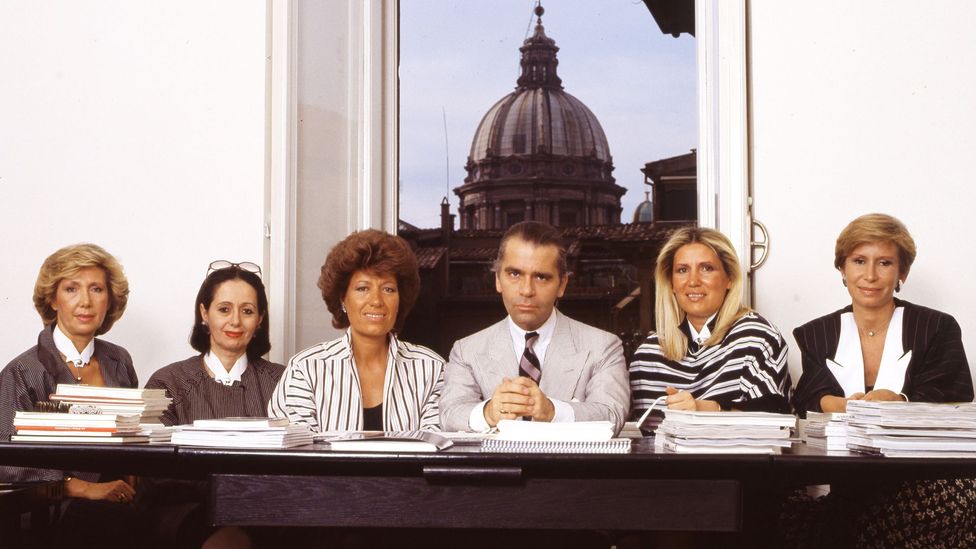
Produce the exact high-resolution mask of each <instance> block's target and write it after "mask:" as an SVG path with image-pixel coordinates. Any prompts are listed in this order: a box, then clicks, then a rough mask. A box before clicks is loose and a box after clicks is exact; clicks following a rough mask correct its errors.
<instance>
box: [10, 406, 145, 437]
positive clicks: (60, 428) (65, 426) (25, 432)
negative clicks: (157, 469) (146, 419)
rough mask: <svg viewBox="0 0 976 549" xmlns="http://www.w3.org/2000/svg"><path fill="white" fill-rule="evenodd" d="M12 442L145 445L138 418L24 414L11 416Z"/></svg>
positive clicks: (105, 415) (42, 413) (102, 415)
mask: <svg viewBox="0 0 976 549" xmlns="http://www.w3.org/2000/svg"><path fill="white" fill-rule="evenodd" d="M14 429H15V430H16V434H14V435H12V436H11V437H10V440H11V441H13V442H47V443H55V444H57V443H109V444H112V443H114V444H128V443H141V442H149V437H148V436H146V435H143V434H142V433H141V432H140V431H141V429H140V427H139V416H136V415H116V414H80V413H59V412H24V411H20V410H18V411H17V412H16V414H14Z"/></svg>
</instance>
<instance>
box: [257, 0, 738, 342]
mask: <svg viewBox="0 0 976 549" xmlns="http://www.w3.org/2000/svg"><path fill="white" fill-rule="evenodd" d="M267 2H268V10H269V21H270V24H269V28H268V33H269V37H268V43H269V50H270V56H269V58H270V67H269V71H268V88H269V92H270V93H269V94H268V95H269V105H268V123H267V128H268V130H267V131H268V156H269V161H268V164H269V166H270V168H269V170H268V176H267V180H268V193H267V199H268V202H269V207H268V208H267V220H266V222H267V228H268V231H267V234H268V246H267V251H266V257H265V263H266V265H267V267H268V269H267V270H268V272H269V277H268V292H269V300H270V307H269V308H270V312H271V314H272V317H273V318H274V319H275V322H274V323H272V334H271V342H272V348H273V349H275V350H276V351H275V354H273V355H272V358H274V359H276V360H279V361H281V360H284V359H286V358H287V357H288V356H290V355H291V354H292V353H293V352H294V351H295V335H294V334H295V325H294V324H295V294H296V292H295V284H294V281H295V272H294V266H295V239H296V237H297V235H296V231H295V215H294V212H295V196H296V185H297V183H296V181H297V179H296V174H297V169H296V148H297V125H298V121H297V108H296V97H295V82H296V81H297V78H298V75H297V74H296V69H295V67H296V66H297V62H296V60H297V56H298V54H299V52H298V51H297V50H296V46H295V44H296V42H297V41H296V37H295V28H296V25H295V18H296V17H297V9H298V4H299V3H300V0H267ZM745 2H746V0H698V1H697V2H696V8H695V9H696V12H695V20H696V25H695V27H696V28H695V34H696V40H697V58H698V120H699V147H698V216H699V224H700V225H701V226H703V227H712V228H716V229H719V230H721V231H722V232H724V233H725V234H726V235H728V236H729V238H730V239H731V240H732V243H733V244H734V245H735V248H736V250H738V252H739V255H740V261H741V263H742V265H743V269H744V270H745V271H747V270H748V266H749V262H750V258H751V250H750V248H749V232H750V231H749V228H750V224H751V221H750V219H749V207H748V196H749V185H748V178H749V164H748V112H747V72H746V5H745ZM398 11H399V2H398V0H362V1H360V2H352V3H350V4H349V16H348V24H347V27H346V29H347V33H348V34H347V37H346V38H347V43H348V44H349V51H350V55H349V56H348V58H347V59H346V60H345V64H344V65H343V66H336V68H335V72H336V74H349V75H351V78H350V79H349V81H348V82H347V87H348V90H349V92H350V93H349V97H350V98H351V99H350V101H349V104H348V105H347V112H346V113H344V114H345V115H346V116H347V117H348V118H349V119H351V120H356V121H357V124H354V125H353V126H354V129H352V130H350V131H351V132H352V134H353V135H350V136H349V137H350V139H349V143H351V144H352V145H351V146H350V147H349V149H350V150H349V151H347V154H348V162H349V165H350V166H352V167H354V168H355V169H351V170H350V173H353V174H354V176H353V177H352V178H351V179H352V181H350V182H349V189H348V190H349V194H350V197H351V198H350V202H349V204H348V205H342V206H341V207H340V210H341V211H340V210H337V211H335V212H330V213H331V214H333V215H344V216H346V218H347V226H348V227H349V230H350V231H352V230H358V229H365V228H370V227H373V228H380V229H384V230H387V231H390V232H395V231H396V227H397V218H398V211H397V208H398V195H397V191H398V188H397V180H398V167H399V157H398V144H397V133H398V120H399V111H398V100H397V95H398V93H399V91H398V87H399V82H398V79H397V76H398V75H397V65H398V58H397V55H398V47H397V45H398V42H399V24H398V21H399V14H398ZM648 32H656V29H654V28H653V27H652V26H651V25H648ZM336 63H337V65H339V64H342V63H343V61H341V60H337V61H336ZM744 274H745V273H744Z"/></svg>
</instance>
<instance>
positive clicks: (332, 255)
mask: <svg viewBox="0 0 976 549" xmlns="http://www.w3.org/2000/svg"><path fill="white" fill-rule="evenodd" d="M360 270H366V271H372V272H374V273H376V274H391V275H393V277H394V278H396V282H397V292H398V293H399V294H400V306H399V308H398V310H397V317H396V324H395V325H394V330H397V331H399V330H401V329H402V328H403V320H404V319H405V318H406V317H407V314H409V313H410V309H412V308H413V305H414V303H416V302H417V295H418V294H419V293H420V271H419V269H418V267H417V256H415V255H414V253H413V250H411V249H410V245H409V244H407V241H406V240H404V239H402V238H400V237H399V236H394V235H391V234H389V233H387V232H384V231H378V230H376V229H367V230H365V231H357V232H354V233H352V234H351V235H349V236H347V237H346V238H345V239H344V240H343V241H342V242H340V243H338V244H336V245H335V246H334V247H333V248H332V250H330V251H329V255H328V256H326V258H325V263H324V264H323V265H322V275H321V276H320V277H319V289H320V290H322V299H323V300H325V306H326V307H328V309H329V312H330V313H332V326H334V327H335V328H339V329H342V328H348V327H349V316H348V315H346V313H344V312H342V298H343V296H345V295H346V290H347V289H348V288H349V280H350V279H351V278H352V275H353V273H355V272H356V271H360Z"/></svg>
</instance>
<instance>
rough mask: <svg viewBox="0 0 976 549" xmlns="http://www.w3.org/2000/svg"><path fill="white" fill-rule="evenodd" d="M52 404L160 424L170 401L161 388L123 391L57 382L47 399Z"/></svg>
mask: <svg viewBox="0 0 976 549" xmlns="http://www.w3.org/2000/svg"><path fill="white" fill-rule="evenodd" d="M50 399H51V400H52V401H55V402H63V403H65V404H68V405H71V406H76V407H78V408H79V409H85V410H87V411H98V412H101V413H103V414H124V415H131V414H135V415H137V416H139V422H140V423H159V418H160V417H161V416H162V415H163V412H165V411H166V408H168V407H169V403H170V402H172V400H173V399H171V398H169V397H168V396H166V391H165V390H164V389H123V388H121V387H96V386H94V385H73V384H63V383H59V384H58V387H57V389H56V392H55V393H54V394H53V395H51V396H50Z"/></svg>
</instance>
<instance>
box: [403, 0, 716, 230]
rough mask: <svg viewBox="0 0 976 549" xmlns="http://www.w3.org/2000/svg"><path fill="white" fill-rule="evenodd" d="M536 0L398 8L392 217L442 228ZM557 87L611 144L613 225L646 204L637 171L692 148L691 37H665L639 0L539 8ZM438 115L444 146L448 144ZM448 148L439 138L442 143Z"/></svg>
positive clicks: (589, 0)
mask: <svg viewBox="0 0 976 549" xmlns="http://www.w3.org/2000/svg"><path fill="white" fill-rule="evenodd" d="M534 7H535V0H403V1H402V2H400V218H401V219H403V220H404V221H407V222H409V223H412V224H414V225H416V226H418V227H439V226H440V203H441V200H442V199H443V198H444V196H445V195H447V196H448V198H449V200H450V202H451V213H454V214H457V206H458V199H457V195H455V194H454V191H453V189H454V188H456V187H459V186H460V185H462V184H463V183H464V177H465V175H467V174H466V172H465V170H464V164H465V163H466V162H467V158H468V154H469V152H470V149H471V140H472V139H473V137H474V133H475V130H476V129H477V127H478V123H479V122H480V121H481V118H482V116H483V115H484V114H485V113H486V112H487V111H488V109H489V108H491V106H492V105H494V104H495V103H496V102H497V101H498V100H499V99H501V98H502V97H504V96H505V95H507V94H508V93H510V92H511V91H513V90H514V89H515V80H516V79H517V78H518V75H519V58H520V54H519V51H518V48H519V47H520V46H521V45H522V42H523V40H525V39H526V38H527V37H528V36H530V35H531V33H532V30H533V29H534V27H535V15H534V14H533V13H532V10H533V9H534ZM543 7H544V8H545V14H544V15H543V16H542V23H543V26H544V27H545V29H546V35H547V36H549V37H550V38H552V39H554V40H555V41H556V45H557V46H558V47H559V52H558V54H557V56H558V59H559V66H558V73H559V76H560V78H562V81H563V88H564V91H566V92H567V93H569V94H571V95H573V96H574V97H576V98H577V99H579V100H580V101H582V102H583V103H584V104H586V106H587V107H589V108H590V110H591V111H593V113H594V114H595V115H596V117H597V118H598V119H599V120H600V123H601V125H602V126H603V130H604V132H605V133H606V135H607V140H608V142H609V144H610V153H611V154H612V155H613V163H614V166H615V168H616V169H615V170H614V172H613V174H614V177H616V179H617V185H620V186H621V187H624V188H625V189H627V193H626V194H625V195H624V196H623V198H622V200H621V203H622V206H623V213H622V215H621V221H623V222H625V223H626V222H630V221H631V220H632V218H633V213H634V209H635V208H636V207H637V205H638V204H639V203H640V202H641V201H643V200H644V191H645V190H649V188H648V187H647V186H646V185H644V174H642V173H641V172H640V169H641V168H643V167H644V164H646V163H647V162H651V161H654V160H659V159H661V158H667V157H669V156H675V155H680V154H684V153H687V152H689V150H691V149H692V148H696V147H697V143H698V137H697V126H698V122H697V106H696V105H697V99H696V90H695V86H696V78H697V74H696V73H697V71H696V67H695V39H694V38H693V37H691V36H688V35H686V34H682V35H681V36H680V37H679V38H674V37H672V36H671V35H665V34H662V33H661V31H660V29H659V28H658V26H657V23H655V21H654V18H653V17H652V16H651V13H650V12H649V11H648V9H647V7H646V6H645V5H644V3H643V2H642V1H641V0H547V1H544V2H543ZM445 118H446V130H447V131H446V140H445ZM445 141H446V142H445Z"/></svg>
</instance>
